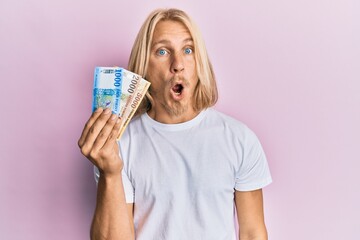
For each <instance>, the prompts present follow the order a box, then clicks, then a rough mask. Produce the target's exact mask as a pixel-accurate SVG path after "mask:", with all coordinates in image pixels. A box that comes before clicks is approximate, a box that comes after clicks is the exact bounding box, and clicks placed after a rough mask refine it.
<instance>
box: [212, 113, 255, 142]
mask: <svg viewBox="0 0 360 240" xmlns="http://www.w3.org/2000/svg"><path fill="white" fill-rule="evenodd" d="M206 111H207V114H206V118H205V122H206V124H209V125H210V126H212V127H217V128H221V129H222V131H223V132H224V133H229V134H232V135H234V137H237V138H241V139H245V138H253V137H256V136H255V133H254V132H253V131H252V130H251V129H250V128H249V127H248V126H247V125H246V124H245V123H243V122H242V121H240V120H238V119H236V118H234V117H231V116H229V115H227V114H225V113H222V112H220V111H218V110H215V109H213V108H209V109H207V110H206Z"/></svg>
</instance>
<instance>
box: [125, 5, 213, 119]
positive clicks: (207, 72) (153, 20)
mask: <svg viewBox="0 0 360 240" xmlns="http://www.w3.org/2000/svg"><path fill="white" fill-rule="evenodd" d="M166 20H172V21H178V22H180V23H182V24H184V25H185V26H186V27H187V28H188V30H189V32H190V35H191V36H192V39H193V42H194V50H195V51H194V53H195V62H196V70H197V75H198V78H199V81H198V84H197V86H196V88H195V92H194V100H195V101H194V106H193V108H194V110H196V111H200V110H203V109H205V108H208V107H211V106H213V105H214V104H215V103H216V101H217V99H218V91H217V86H216V81H215V75H214V71H213V68H212V65H211V63H210V60H209V57H208V54H207V51H206V48H205V43H204V41H203V39H202V36H201V34H200V31H199V29H198V28H197V26H196V25H195V23H194V22H193V21H192V20H191V18H190V17H189V16H188V15H187V14H186V13H185V12H184V11H181V10H179V9H173V8H172V9H157V10H155V11H153V12H152V13H151V14H150V15H149V16H148V18H147V19H146V20H145V22H144V23H143V25H142V27H141V29H140V31H139V33H138V35H137V37H136V39H135V43H134V45H133V48H132V50H131V54H130V59H129V65H128V70H130V71H132V72H134V73H137V74H139V75H140V76H142V77H144V78H146V73H147V68H148V63H149V56H150V48H151V43H152V37H153V33H154V30H155V27H156V24H157V23H158V22H159V21H166ZM150 88H151V86H150ZM152 104H153V99H152V96H151V95H150V93H147V94H146V96H145V97H144V99H143V101H142V103H141V104H140V106H139V108H138V110H137V113H136V114H141V113H144V112H146V111H148V110H150V109H151V106H152Z"/></svg>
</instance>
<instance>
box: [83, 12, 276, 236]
mask: <svg viewBox="0 0 360 240" xmlns="http://www.w3.org/2000/svg"><path fill="white" fill-rule="evenodd" d="M128 69H129V70H130V71H133V72H136V73H138V74H139V75H142V76H143V77H144V78H146V79H147V80H148V81H150V82H151V87H150V90H149V94H148V95H147V96H146V99H145V100H144V101H143V104H142V106H141V107H140V108H139V112H138V116H137V117H135V118H134V119H133V120H132V122H131V123H130V124H129V126H128V128H127V129H126V131H125V133H124V135H123V136H122V138H121V140H120V141H119V142H118V143H117V142H116V136H117V132H118V131H119V121H117V118H116V116H115V115H113V114H111V113H110V110H109V109H105V110H104V109H98V110H96V111H95V112H94V113H93V114H92V116H91V117H90V119H89V120H88V122H87V124H86V125H85V128H84V130H83V133H82V135H81V137H80V139H79V146H80V148H81V151H82V153H83V154H84V155H85V156H86V157H87V158H88V159H89V160H90V161H91V162H92V163H94V165H95V166H96V179H97V181H98V194H97V205H96V210H95V216H94V219H93V224H92V227H91V237H92V239H119V240H121V239H126V240H128V239H135V238H136V239H139V240H149V239H154V240H173V239H180V240H185V239H186V240H191V239H194V240H198V239H206V240H209V239H214V240H232V239H236V233H235V226H234V214H235V212H236V213H237V218H238V222H239V228H240V234H239V236H240V239H241V240H245V239H246V240H250V239H257V240H260V239H261V240H265V239H267V232H266V227H265V223H264V214H263V200H262V190H261V189H262V188H263V187H264V186H266V185H267V184H269V183H270V182H271V176H270V172H269V169H268V165H267V162H266V158H265V155H264V152H263V150H262V148H261V145H260V143H259V141H258V139H257V137H256V136H255V134H254V133H253V132H252V131H251V130H250V129H248V128H247V127H246V126H245V125H244V124H242V123H241V122H238V121H236V120H234V119H232V118H230V117H228V116H226V115H224V114H221V113H219V112H217V111H216V110H214V109H211V108H210V107H211V106H213V105H214V104H215V102H216V100H217V88H216V83H215V77H214V74H213V70H212V67H211V64H210V61H209V59H208V56H207V53H206V50H205V45H204V43H203V41H202V39H201V36H200V33H199V31H198V30H197V28H196V27H195V25H194V23H193V22H192V21H191V19H190V18H189V17H188V16H187V15H186V14H185V13H184V12H182V11H180V10H176V9H169V10H156V11H154V12H153V13H152V14H150V16H149V17H148V19H147V20H146V21H145V23H144V25H143V26H142V28H141V30H140V32H139V34H138V36H137V39H136V41H135V44H134V47H133V50H132V53H131V56H130V61H129V67H128ZM119 152H120V154H119ZM235 210H236V211H235Z"/></svg>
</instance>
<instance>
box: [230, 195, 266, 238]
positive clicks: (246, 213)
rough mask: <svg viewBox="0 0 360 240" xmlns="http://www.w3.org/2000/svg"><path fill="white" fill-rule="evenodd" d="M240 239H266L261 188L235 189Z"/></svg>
mask: <svg viewBox="0 0 360 240" xmlns="http://www.w3.org/2000/svg"><path fill="white" fill-rule="evenodd" d="M235 205H236V211H237V217H238V222H239V229H240V236H239V239H240V240H267V239H268V238H267V231H266V226H265V222H264V210H263V196H262V190H261V189H258V190H255V191H247V192H240V191H235Z"/></svg>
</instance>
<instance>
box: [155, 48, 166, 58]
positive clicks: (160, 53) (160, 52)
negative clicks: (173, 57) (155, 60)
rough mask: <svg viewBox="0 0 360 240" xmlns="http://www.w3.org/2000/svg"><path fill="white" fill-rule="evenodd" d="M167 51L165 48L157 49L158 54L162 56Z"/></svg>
mask: <svg viewBox="0 0 360 240" xmlns="http://www.w3.org/2000/svg"><path fill="white" fill-rule="evenodd" d="M167 53H168V52H167V51H166V50H165V49H159V50H158V51H157V54H158V55H160V56H164V55H166V54H167Z"/></svg>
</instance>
